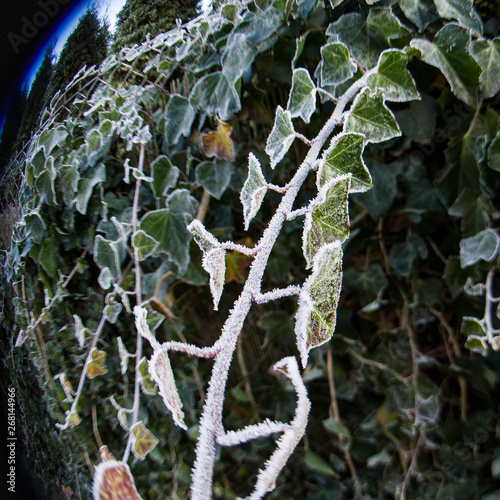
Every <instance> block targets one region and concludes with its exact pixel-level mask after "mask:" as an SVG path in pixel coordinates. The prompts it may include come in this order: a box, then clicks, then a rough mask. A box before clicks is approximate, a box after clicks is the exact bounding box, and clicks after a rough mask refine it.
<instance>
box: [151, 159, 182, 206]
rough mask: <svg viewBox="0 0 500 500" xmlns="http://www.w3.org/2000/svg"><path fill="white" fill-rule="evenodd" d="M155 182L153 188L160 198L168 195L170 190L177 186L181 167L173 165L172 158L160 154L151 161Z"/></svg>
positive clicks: (152, 184)
mask: <svg viewBox="0 0 500 500" xmlns="http://www.w3.org/2000/svg"><path fill="white" fill-rule="evenodd" d="M151 173H152V177H153V182H152V183H151V189H152V190H153V193H154V195H155V196H157V197H158V198H160V197H162V196H167V193H168V190H169V189H170V188H172V187H174V186H175V184H176V183H177V178H178V177H179V169H178V168H177V167H174V166H172V163H171V162H170V159H169V158H168V157H167V156H165V155H160V156H158V157H157V158H156V159H155V160H154V161H153V163H151Z"/></svg>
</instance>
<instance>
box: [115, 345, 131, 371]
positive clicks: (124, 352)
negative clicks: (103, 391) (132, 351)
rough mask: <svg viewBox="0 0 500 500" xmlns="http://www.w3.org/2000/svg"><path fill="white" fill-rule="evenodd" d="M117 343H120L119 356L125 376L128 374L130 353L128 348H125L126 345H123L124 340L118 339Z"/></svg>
mask: <svg viewBox="0 0 500 500" xmlns="http://www.w3.org/2000/svg"><path fill="white" fill-rule="evenodd" d="M116 342H117V343H118V356H120V368H121V372H122V375H125V373H126V372H127V367H128V358H129V356H130V355H129V353H128V351H127V348H126V347H125V344H124V343H123V340H122V338H121V337H117V338H116Z"/></svg>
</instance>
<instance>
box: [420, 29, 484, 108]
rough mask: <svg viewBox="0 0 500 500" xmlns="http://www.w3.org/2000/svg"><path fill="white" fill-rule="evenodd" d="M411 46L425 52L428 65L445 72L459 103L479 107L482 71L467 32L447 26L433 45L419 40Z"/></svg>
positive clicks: (436, 37)
mask: <svg viewBox="0 0 500 500" xmlns="http://www.w3.org/2000/svg"><path fill="white" fill-rule="evenodd" d="M410 45H411V46H412V47H415V48H416V49H418V50H419V51H420V52H421V54H422V59H423V60H424V61H425V62H426V63H427V64H430V65H431V66H435V67H436V68H438V69H440V70H441V72H442V73H443V75H444V76H445V77H446V79H447V80H448V82H449V84H450V86H451V90H452V91H453V93H454V94H455V95H456V96H457V97H458V98H459V99H461V100H462V101H464V102H465V103H466V104H468V105H469V106H471V107H473V108H475V107H476V104H477V98H476V89H477V87H478V85H479V74H480V68H479V65H478V64H477V63H476V61H475V60H474V58H473V57H472V56H471V55H470V53H469V45H470V34H469V33H468V32H467V31H466V30H464V29H463V28H460V26H457V25H456V24H447V25H446V26H444V27H443V28H441V29H440V30H439V31H438V32H437V33H436V36H435V37H434V40H433V41H432V42H429V41H428V40H424V39H418V40H412V41H411V43H410Z"/></svg>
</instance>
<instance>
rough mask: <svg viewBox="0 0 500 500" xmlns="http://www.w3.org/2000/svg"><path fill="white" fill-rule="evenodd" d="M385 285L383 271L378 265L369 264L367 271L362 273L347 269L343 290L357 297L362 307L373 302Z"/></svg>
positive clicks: (350, 268)
mask: <svg viewBox="0 0 500 500" xmlns="http://www.w3.org/2000/svg"><path fill="white" fill-rule="evenodd" d="M387 283H388V281H387V277H386V275H385V273H384V270H383V269H382V266H381V265H380V264H378V263H373V264H370V266H369V267H368V269H364V270H362V271H358V270H357V269H354V268H353V267H348V268H347V269H346V271H345V275H344V288H345V289H346V290H349V291H351V292H352V293H353V294H354V295H355V296H357V297H359V301H360V303H361V305H363V306H365V305H367V304H370V303H371V302H373V301H374V300H375V299H376V298H377V296H378V295H379V294H380V293H381V291H382V290H383V289H384V288H385V287H386V286H387Z"/></svg>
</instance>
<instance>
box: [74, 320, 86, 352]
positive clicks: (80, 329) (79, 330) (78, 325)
mask: <svg viewBox="0 0 500 500" xmlns="http://www.w3.org/2000/svg"><path fill="white" fill-rule="evenodd" d="M73 320H74V321H75V337H76V340H78V345H79V346H80V347H83V344H84V342H85V332H88V330H87V328H85V327H84V326H83V323H82V320H81V318H80V316H78V315H77V314H73Z"/></svg>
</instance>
